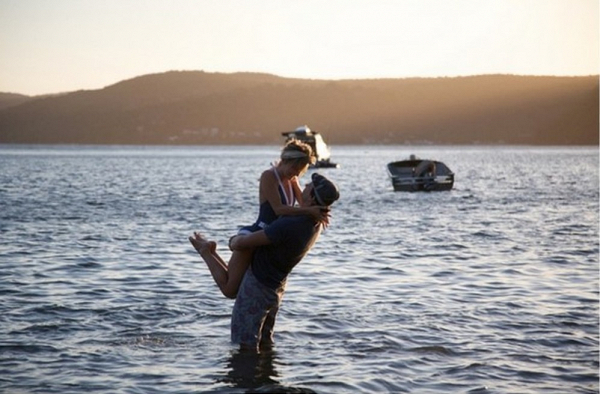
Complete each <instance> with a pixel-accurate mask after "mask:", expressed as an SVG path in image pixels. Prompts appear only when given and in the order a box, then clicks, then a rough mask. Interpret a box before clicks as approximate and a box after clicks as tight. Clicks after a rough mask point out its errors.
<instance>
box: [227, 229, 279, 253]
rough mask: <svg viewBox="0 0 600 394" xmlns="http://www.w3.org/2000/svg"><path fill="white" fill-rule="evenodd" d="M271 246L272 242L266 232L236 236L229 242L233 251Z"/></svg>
mask: <svg viewBox="0 0 600 394" xmlns="http://www.w3.org/2000/svg"><path fill="white" fill-rule="evenodd" d="M269 244H271V240H270V239H269V238H268V237H267V235H266V234H265V230H260V231H256V232H254V233H251V234H244V235H236V236H235V237H233V238H231V240H230V241H229V248H230V249H231V250H243V249H254V248H256V247H258V246H263V245H269Z"/></svg>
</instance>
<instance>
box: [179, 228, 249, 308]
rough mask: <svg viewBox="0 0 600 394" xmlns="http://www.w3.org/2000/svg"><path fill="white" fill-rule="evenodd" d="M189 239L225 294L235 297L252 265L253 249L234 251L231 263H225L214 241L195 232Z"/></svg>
mask: <svg viewBox="0 0 600 394" xmlns="http://www.w3.org/2000/svg"><path fill="white" fill-rule="evenodd" d="M189 240H190V242H191V243H192V245H193V246H194V248H195V249H196V251H197V252H198V253H199V254H200V256H202V259H203V260H204V261H205V262H206V265H207V266H208V270H209V271H210V273H211V275H212V277H213V279H214V280H215V283H216V284H217V286H219V289H220V290H221V292H222V293H223V295H224V296H225V297H228V298H235V297H236V296H237V292H238V289H239V287H240V283H241V282H242V278H243V277H244V274H245V273H246V270H247V269H248V266H249V265H250V259H251V258H252V250H244V251H234V252H233V253H232V255H231V258H230V259H229V264H225V261H223V259H222V258H221V256H219V254H218V253H217V251H216V244H215V243H214V242H211V241H207V240H206V239H205V238H203V237H202V236H201V235H200V234H198V233H194V236H193V237H190V238H189Z"/></svg>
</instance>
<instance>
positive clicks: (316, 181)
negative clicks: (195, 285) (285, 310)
mask: <svg viewBox="0 0 600 394" xmlns="http://www.w3.org/2000/svg"><path fill="white" fill-rule="evenodd" d="M311 163H314V155H313V152H312V149H311V147H310V146H309V145H307V144H304V143H302V142H299V141H297V140H292V141H291V142H289V143H288V144H287V145H286V146H285V147H284V148H283V150H282V152H281V160H280V161H279V162H278V164H277V165H275V166H273V167H272V168H271V169H268V170H266V171H264V172H263V173H262V175H261V178H260V186H259V203H260V208H259V215H258V219H257V221H256V223H254V224H253V225H252V226H248V227H243V228H242V229H241V230H240V231H239V232H238V234H237V235H235V236H233V237H231V239H230V240H229V248H230V249H231V251H232V254H231V257H230V260H229V262H228V263H226V262H225V261H224V260H223V259H222V258H221V257H220V256H219V254H218V252H217V248H216V246H217V245H216V243H215V242H213V241H209V240H207V239H206V238H204V237H203V236H202V235H200V234H198V233H194V235H193V236H192V237H190V238H189V240H190V242H191V243H192V245H193V246H194V248H195V249H196V251H198V253H199V254H200V256H201V257H202V259H203V260H204V261H205V263H206V264H207V266H208V268H209V271H210V273H211V275H212V277H213V279H214V280H215V282H216V284H217V285H218V286H219V289H220V290H221V292H222V293H223V295H225V296H226V297H228V298H235V304H234V307H233V312H232V317H231V339H232V342H233V343H235V344H239V345H240V346H241V348H242V349H252V350H258V349H261V348H267V347H270V346H272V344H273V330H274V325H275V318H276V316H277V312H278V311H279V306H280V304H281V300H282V297H283V294H284V292H285V285H286V281H287V277H288V275H289V274H290V272H291V271H292V269H293V268H294V267H295V266H296V265H297V264H298V263H299V262H300V261H301V260H302V258H303V257H304V256H305V255H306V254H307V253H308V252H309V250H310V249H311V248H312V246H313V245H314V243H315V242H316V241H317V239H318V238H319V235H320V233H321V230H322V228H323V227H326V226H327V225H328V224H329V209H330V206H331V204H333V203H334V202H335V201H336V200H337V199H338V198H339V190H338V188H337V186H336V185H335V184H334V183H333V182H331V181H330V180H329V179H327V178H326V177H324V176H323V175H321V174H318V173H313V174H312V176H311V182H310V183H308V184H307V185H306V186H305V187H304V189H303V190H302V189H300V185H299V183H298V178H299V177H301V176H302V175H303V174H304V173H306V171H307V170H308V167H309V165H310V164H311ZM296 202H297V203H298V205H296Z"/></svg>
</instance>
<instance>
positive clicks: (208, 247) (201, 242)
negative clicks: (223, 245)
mask: <svg viewBox="0 0 600 394" xmlns="http://www.w3.org/2000/svg"><path fill="white" fill-rule="evenodd" d="M188 239H189V240H190V242H191V243H192V246H193V247H194V249H196V251H197V252H198V253H200V254H202V253H206V252H209V253H211V254H212V253H214V252H216V250H217V244H216V243H215V242H213V241H208V240H207V239H206V238H203V237H202V235H200V233H197V232H194V236H193V237H189V238H188Z"/></svg>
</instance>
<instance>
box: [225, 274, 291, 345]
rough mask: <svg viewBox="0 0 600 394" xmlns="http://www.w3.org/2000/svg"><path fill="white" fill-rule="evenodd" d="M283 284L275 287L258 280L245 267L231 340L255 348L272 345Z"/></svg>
mask: <svg viewBox="0 0 600 394" xmlns="http://www.w3.org/2000/svg"><path fill="white" fill-rule="evenodd" d="M284 292H285V284H284V285H282V286H281V287H280V288H278V289H277V290H274V289H271V288H269V287H267V286H265V285H263V284H262V283H260V282H259V281H258V280H257V279H256V277H255V276H254V274H253V273H252V268H248V270H247V271H246V274H245V275H244V279H242V283H241V285H240V289H239V291H238V294H237V297H236V299H235V304H234V305H233V312H232V314H231V341H232V342H233V343H236V344H240V345H242V346H244V347H249V348H253V349H258V348H259V346H264V345H272V344H273V329H274V326H275V318H276V317H277V312H278V311H279V305H280V304H281V299H282V298H283V293H284Z"/></svg>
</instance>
